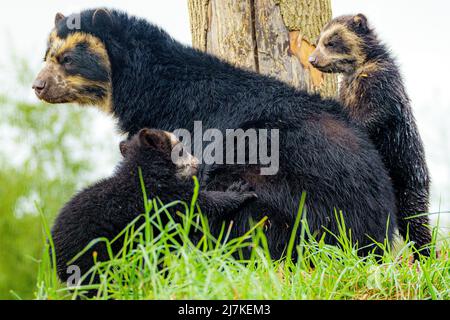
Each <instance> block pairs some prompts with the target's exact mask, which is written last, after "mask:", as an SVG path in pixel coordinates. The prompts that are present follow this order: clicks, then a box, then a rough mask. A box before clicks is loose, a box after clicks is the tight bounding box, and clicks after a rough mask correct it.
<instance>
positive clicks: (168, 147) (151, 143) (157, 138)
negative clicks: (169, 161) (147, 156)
mask: <svg viewBox="0 0 450 320" xmlns="http://www.w3.org/2000/svg"><path fill="white" fill-rule="evenodd" d="M139 141H140V143H141V145H142V146H145V147H147V148H150V149H155V150H159V151H162V152H164V153H166V154H170V152H171V151H172V144H171V142H170V139H169V137H168V136H167V134H166V133H165V132H164V131H161V130H153V129H142V130H141V131H139Z"/></svg>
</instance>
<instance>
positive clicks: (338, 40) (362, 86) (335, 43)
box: [310, 14, 431, 255]
mask: <svg viewBox="0 0 450 320" xmlns="http://www.w3.org/2000/svg"><path fill="white" fill-rule="evenodd" d="M310 60H311V62H312V64H313V65H314V66H315V67H316V68H318V69H319V70H321V71H323V72H334V73H342V74H344V77H343V81H342V83H341V87H340V99H341V102H342V103H343V105H344V107H345V110H346V111H347V112H348V113H349V115H350V117H351V118H352V119H353V120H354V121H355V122H356V123H358V124H359V125H360V126H361V127H362V128H363V129H364V130H366V131H367V132H368V133H369V137H370V138H371V140H372V141H373V142H374V144H375V146H376V147H377V149H378V151H379V152H380V155H381V157H382V159H383V162H384V164H385V166H386V168H387V169H388V172H389V174H390V176H391V179H392V182H393V185H394V190H395V194H396V199H397V209H398V213H399V218H398V226H399V231H400V234H401V235H402V236H403V237H404V238H406V237H407V235H409V240H411V241H414V242H415V244H416V246H417V248H418V249H420V248H421V247H422V248H421V250H420V252H421V253H422V254H425V255H429V249H428V248H427V247H426V245H428V244H429V243H430V242H431V232H430V229H429V223H430V222H429V219H428V216H426V215H423V214H424V213H427V212H428V202H429V189H430V178H429V175H428V168H427V164H426V161H425V152H424V148H423V144H422V140H421V138H420V134H419V131H418V129H417V126H416V122H415V120H414V116H413V112H412V109H411V105H410V102H409V98H408V95H407V93H406V89H405V86H404V84H403V81H402V77H401V75H400V71H399V69H398V66H397V64H396V62H395V61H394V59H393V58H392V55H391V53H390V52H389V50H388V49H387V48H386V46H385V45H384V44H382V43H381V42H380V40H379V39H378V37H377V35H376V33H375V31H374V30H373V29H372V28H370V26H369V24H368V22H367V18H366V17H365V16H364V15H362V14H358V15H355V16H351V15H348V16H341V17H338V18H335V19H333V20H332V21H331V22H330V23H328V24H327V25H326V26H325V28H324V29H323V30H322V34H321V36H320V38H319V40H318V46H317V49H316V50H315V51H314V52H313V54H312V55H311V58H310Z"/></svg>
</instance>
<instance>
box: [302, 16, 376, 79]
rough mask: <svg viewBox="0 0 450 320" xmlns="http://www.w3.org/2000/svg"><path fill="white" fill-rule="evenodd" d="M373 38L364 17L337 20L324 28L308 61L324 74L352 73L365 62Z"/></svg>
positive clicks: (339, 18) (342, 17) (346, 17)
mask: <svg viewBox="0 0 450 320" xmlns="http://www.w3.org/2000/svg"><path fill="white" fill-rule="evenodd" d="M374 37H375V35H374V33H373V30H372V29H371V28H370V27H369V25H368V22H367V18H366V17H365V16H364V15H363V14H357V15H346V16H341V17H337V18H335V19H333V20H332V21H330V22H329V23H328V24H327V25H326V26H325V27H324V28H323V30H322V32H321V34H320V36H319V38H318V40H317V47H316V49H315V50H314V52H313V53H312V54H311V55H310V57H309V62H310V63H311V64H312V66H313V67H315V68H317V69H318V70H320V71H322V72H327V73H344V74H350V73H353V72H354V71H356V70H357V69H358V68H359V67H360V66H361V65H363V64H364V62H365V61H366V59H367V55H368V54H369V53H370V50H368V49H367V46H368V45H369V42H370V41H371V40H372V39H374Z"/></svg>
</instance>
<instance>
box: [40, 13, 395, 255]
mask: <svg viewBox="0 0 450 320" xmlns="http://www.w3.org/2000/svg"><path fill="white" fill-rule="evenodd" d="M75 18H79V19H80V24H79V26H80V28H79V29H76V28H71V27H72V24H71V23H70V22H71V21H72V20H73V19H75ZM45 61H46V66H45V67H44V69H43V70H42V71H41V72H40V74H39V75H38V77H37V79H36V81H35V83H34V88H35V90H36V94H37V95H38V97H39V98H41V99H43V100H45V101H48V102H50V103H62V102H77V103H80V104H94V105H96V106H98V107H99V108H101V109H102V110H104V111H106V112H109V113H111V114H113V115H114V117H116V118H117V119H118V122H119V126H120V128H121V129H122V131H124V132H127V133H129V134H130V135H132V134H134V133H136V132H138V131H139V129H141V128H143V127H152V128H158V129H163V130H167V131H173V130H175V129H179V128H184V129H187V130H189V131H192V130H193V127H194V121H201V122H202V125H203V127H204V128H216V129H219V130H221V131H222V132H224V131H225V130H226V129H228V128H230V129H236V128H273V129H279V130H280V131H279V134H280V143H279V145H280V152H279V171H278V173H277V174H276V175H274V176H262V175H260V172H259V168H258V167H256V168H255V167H253V168H248V167H245V166H244V167H236V166H226V167H225V169H224V168H223V167H222V168H216V169H215V170H213V171H212V172H210V174H209V179H210V180H209V182H208V181H207V183H206V184H207V185H208V188H217V189H219V188H223V187H224V186H223V184H225V185H227V186H228V185H230V184H231V183H232V182H234V180H235V179H237V180H244V182H245V183H247V184H248V185H250V187H252V188H254V189H255V190H256V191H257V193H258V200H257V203H256V204H254V206H255V207H254V208H255V209H258V208H265V210H264V211H263V212H257V211H253V210H249V211H245V213H243V214H242V215H240V214H239V215H237V217H238V218H237V219H239V221H238V223H235V229H234V231H233V232H235V234H241V233H243V232H244V231H245V230H247V229H248V218H249V217H250V216H251V217H253V218H254V219H253V220H257V219H258V218H259V217H261V215H263V214H271V219H270V220H271V225H270V228H269V231H268V232H267V234H268V237H269V242H270V243H271V249H272V250H271V251H272V254H273V255H274V256H275V257H280V256H281V255H282V253H283V249H284V248H285V245H286V243H287V241H286V239H288V237H289V231H290V230H291V228H292V226H293V224H294V220H295V216H296V213H297V209H298V208H297V207H298V204H299V200H300V196H301V194H302V192H303V191H306V193H307V207H308V222H309V226H310V228H311V231H312V232H316V231H317V232H319V233H320V232H323V227H327V228H328V229H330V230H331V231H332V232H336V233H337V232H338V228H337V222H336V220H335V218H334V212H335V209H337V210H342V211H343V213H344V218H345V221H346V226H347V228H349V229H351V230H352V240H353V241H354V242H355V243H356V242H358V243H359V245H360V246H366V245H369V244H370V243H372V241H371V240H370V239H369V237H372V239H375V240H376V241H379V242H383V241H384V240H385V239H386V237H387V238H388V239H390V238H391V236H392V232H393V230H394V227H395V226H396V221H395V215H396V213H397V210H396V206H395V197H394V193H393V190H392V185H391V182H390V180H389V177H388V175H387V172H386V170H385V169H384V166H383V163H382V162H381V159H380V157H379V155H378V153H377V151H376V150H375V149H374V147H373V145H372V144H371V142H370V141H369V139H368V138H367V137H366V135H365V134H364V133H362V132H361V131H359V129H357V128H356V127H354V126H353V125H352V124H351V123H350V122H349V120H348V119H347V117H346V115H344V113H343V112H342V107H341V105H339V104H338V103H337V102H335V101H332V100H326V99H322V98H321V97H320V96H318V95H311V94H308V93H307V92H305V91H301V90H296V89H295V88H292V87H290V86H288V85H286V84H284V83H282V82H280V81H278V80H276V79H273V78H270V77H266V76H262V75H259V74H256V73H253V72H248V71H245V70H241V69H238V68H235V67H233V66H231V65H229V64H227V63H225V62H223V61H221V60H219V59H217V58H215V57H213V56H210V55H208V54H205V53H202V52H199V51H197V50H194V49H192V48H189V47H186V46H184V45H182V44H180V43H178V42H176V41H175V40H173V39H172V38H171V37H170V36H169V35H168V34H167V33H166V32H164V31H163V30H161V29H160V28H158V27H156V26H154V25H152V24H150V23H148V22H147V21H145V20H142V19H138V18H136V17H132V16H128V15H127V14H126V13H123V12H119V11H115V10H112V11H108V10H105V9H97V10H86V11H83V12H81V14H80V15H79V16H71V17H69V18H65V17H64V16H63V15H61V14H58V15H57V16H56V26H55V29H54V30H53V32H52V33H51V35H50V37H49V42H48V50H47V52H46V56H45ZM249 208H250V209H252V206H250V207H249ZM246 210H247V209H246ZM389 216H390V219H388V217H389ZM213 223H215V224H216V225H219V224H220V225H221V222H219V221H215V222H213ZM327 240H328V241H329V242H330V243H336V240H335V239H334V238H332V237H329V238H327ZM368 250H369V249H368V248H367V247H366V249H365V250H364V252H362V253H365V252H367V251H368Z"/></svg>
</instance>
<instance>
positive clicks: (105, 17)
mask: <svg viewBox="0 0 450 320" xmlns="http://www.w3.org/2000/svg"><path fill="white" fill-rule="evenodd" d="M92 25H93V26H94V27H97V28H104V29H107V30H108V29H110V28H111V27H112V25H113V19H112V16H111V13H110V12H109V10H108V9H103V8H102V9H97V10H95V12H94V14H93V15H92Z"/></svg>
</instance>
